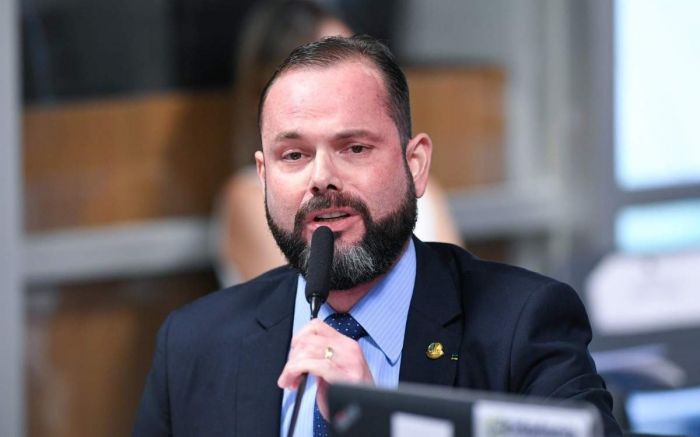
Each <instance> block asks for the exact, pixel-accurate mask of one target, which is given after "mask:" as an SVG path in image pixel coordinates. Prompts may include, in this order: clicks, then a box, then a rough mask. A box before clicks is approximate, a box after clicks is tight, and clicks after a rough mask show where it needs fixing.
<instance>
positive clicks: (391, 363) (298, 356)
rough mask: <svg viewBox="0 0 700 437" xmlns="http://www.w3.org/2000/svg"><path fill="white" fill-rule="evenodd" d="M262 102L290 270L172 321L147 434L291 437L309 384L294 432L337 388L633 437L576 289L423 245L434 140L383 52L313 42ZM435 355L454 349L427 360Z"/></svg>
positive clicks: (270, 193)
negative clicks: (321, 294)
mask: <svg viewBox="0 0 700 437" xmlns="http://www.w3.org/2000/svg"><path fill="white" fill-rule="evenodd" d="M260 102H261V103H260V107H259V121H260V134H261V139H262V150H261V151H258V152H256V154H255V159H256V162H257V171H258V175H259V177H260V181H261V184H262V187H263V189H264V194H265V204H266V211H267V221H268V224H269V227H270V229H271V231H272V233H273V235H274V237H275V239H276V241H277V243H278V245H279V246H280V249H281V250H282V251H283V253H284V254H285V256H286V257H287V259H288V260H289V265H288V266H285V267H281V268H278V269H275V270H272V271H270V272H268V273H266V274H263V275H262V276H260V277H258V278H256V279H253V280H252V281H250V282H248V283H245V284H241V285H237V286H235V287H231V288H228V289H225V290H222V291H219V292H217V293H213V294H210V295H208V296H205V297H204V298H202V299H200V300H198V301H196V302H194V303H192V304H190V305H188V306H186V307H184V308H182V309H179V310H177V311H175V312H174V313H172V314H171V315H170V316H169V317H168V319H167V320H166V322H165V323H164V324H163V327H162V328H161V330H160V332H159V335H158V343H157V348H156V352H155V358H154V363H153V368H152V370H151V373H150V374H149V377H148V381H147V385H146V388H145V392H144V396H143V399H142V402H141V406H140V409H139V413H138V417H137V423H136V427H135V432H134V433H135V434H136V435H149V436H152V435H172V434H174V435H206V436H214V435H237V436H246V437H247V436H256V435H260V436H271V435H286V434H287V431H288V428H289V426H290V418H291V415H292V408H293V404H294V395H295V393H296V390H297V389H298V385H299V383H300V381H301V379H302V375H303V374H305V373H308V374H309V376H310V377H309V380H308V382H307V386H306V395H305V397H304V398H303V402H302V404H301V406H300V413H299V419H298V422H297V427H296V428H295V429H296V433H295V435H297V436H312V435H313V436H319V435H325V434H327V432H328V430H327V427H328V424H327V423H326V420H327V417H328V408H327V400H326V390H327V387H328V384H329V383H333V382H337V381H343V382H356V383H363V384H375V385H378V386H385V387H395V386H396V385H397V384H398V383H399V381H407V382H416V383H426V384H436V385H446V386H458V387H465V388H472V389H479V390H491V391H497V392H505V393H517V394H522V395H533V396H540V397H549V398H566V399H579V400H584V401H588V402H591V403H592V404H593V405H595V406H596V407H597V408H598V409H599V410H600V412H601V415H602V417H603V420H604V423H605V428H606V434H607V435H616V434H619V433H620V431H619V428H618V426H617V424H616V423H615V420H614V419H613V417H612V414H611V403H612V401H611V398H610V395H609V394H608V392H607V391H606V389H605V385H604V382H603V380H602V379H601V377H600V376H599V375H598V374H597V373H596V370H595V366H594V364H593V361H592V360H591V357H590V355H589V353H588V349H587V345H588V343H589V341H590V339H591V331H590V326H589V322H588V318H587V316H586V312H585V309H584V307H583V305H582V304H581V301H580V300H579V298H578V297H577V295H576V293H575V292H574V291H573V290H572V289H571V288H570V287H568V286H567V285H565V284H562V283H560V282H557V281H555V280H553V279H550V278H546V277H544V276H541V275H538V274H535V273H532V272H528V271H526V270H523V269H519V268H517V267H512V266H506V265H503V264H497V263H492V262H487V261H483V260H480V259H478V258H476V257H474V256H472V255H471V254H469V253H468V252H466V251H464V250H463V249H460V248H458V247H456V246H451V245H448V244H438V243H428V244H426V243H423V242H421V241H419V240H418V239H416V238H415V237H413V236H412V231H413V227H414V225H415V221H416V199H417V197H420V196H422V195H423V193H424V192H425V188H426V184H427V181H428V174H429V168H430V159H431V153H432V142H431V140H430V137H429V136H428V135H427V134H424V133H419V134H416V135H412V133H411V121H410V106H409V97H408V86H407V84H406V79H405V77H404V74H403V72H402V71H401V70H400V68H399V67H398V65H397V64H396V62H395V60H394V58H393V56H392V55H391V53H390V52H389V50H388V49H387V48H386V47H385V46H384V45H383V44H381V43H380V42H378V41H376V40H374V39H372V38H371V37H367V36H355V37H352V38H340V37H332V38H326V39H324V40H321V41H319V42H314V43H310V44H307V45H304V46H302V47H299V48H297V49H296V50H295V51H293V52H292V53H291V54H290V55H289V57H288V58H287V59H286V60H285V61H284V62H283V63H282V64H281V65H280V67H279V68H278V69H277V71H276V72H275V73H274V75H273V77H272V78H271V80H270V81H269V83H268V85H267V87H266V88H265V90H264V91H263V95H262V97H261V100H260ZM261 219H262V218H261ZM320 226H327V227H329V228H330V229H331V230H332V231H333V234H334V236H335V243H334V244H335V245H334V252H335V254H334V260H333V264H332V268H331V287H330V288H331V291H330V294H329V297H328V300H327V302H326V303H325V304H324V305H323V306H322V307H321V309H320V313H319V318H318V319H316V320H313V321H311V322H309V315H310V310H309V307H308V305H307V303H306V299H305V295H304V287H305V273H306V269H307V261H308V252H309V249H308V247H309V242H310V239H311V235H312V234H313V232H314V230H315V229H316V228H318V227H320ZM351 332H352V333H351ZM436 342H439V343H440V345H441V346H442V354H440V353H435V354H426V348H427V347H428V345H430V344H431V343H436Z"/></svg>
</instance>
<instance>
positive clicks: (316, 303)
mask: <svg viewBox="0 0 700 437" xmlns="http://www.w3.org/2000/svg"><path fill="white" fill-rule="evenodd" d="M332 265H333V231H331V230H330V228H329V227H328V226H321V227H318V228H316V230H315V231H314V233H313V235H312V236H311V253H310V254H309V262H308V263H307V268H306V290H305V293H306V301H307V302H309V305H310V306H311V319H315V318H316V316H318V310H319V308H321V305H323V303H324V302H325V301H326V299H328V291H329V290H328V289H329V287H330V282H331V266H332Z"/></svg>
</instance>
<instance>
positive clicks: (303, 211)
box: [294, 191, 372, 235]
mask: <svg viewBox="0 0 700 437" xmlns="http://www.w3.org/2000/svg"><path fill="white" fill-rule="evenodd" d="M328 208H352V209H354V210H355V211H357V213H358V214H359V215H360V216H361V217H362V220H364V222H365V225H367V223H369V222H371V221H372V216H371V215H370V212H369V208H368V207H367V204H366V203H365V202H363V201H362V200H360V199H359V198H357V197H355V196H352V195H350V194H347V193H339V192H336V191H326V192H325V193H324V194H321V195H318V196H314V197H312V198H311V199H309V200H308V201H307V202H306V203H304V204H303V205H302V206H301V207H300V208H299V210H298V211H297V213H296V214H295V216H294V232H295V233H298V234H299V235H301V231H302V228H303V225H304V222H305V221H306V217H308V216H309V214H311V213H313V212H316V211H320V210H323V209H328Z"/></svg>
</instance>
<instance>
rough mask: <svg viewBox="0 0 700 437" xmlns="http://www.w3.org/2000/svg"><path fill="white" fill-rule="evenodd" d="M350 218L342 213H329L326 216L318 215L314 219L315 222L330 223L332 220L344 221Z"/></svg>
mask: <svg viewBox="0 0 700 437" xmlns="http://www.w3.org/2000/svg"><path fill="white" fill-rule="evenodd" d="M346 217H350V214H348V213H346V212H342V211H335V212H329V213H326V214H319V215H317V216H315V217H314V221H315V222H331V221H334V220H340V219H344V218H346Z"/></svg>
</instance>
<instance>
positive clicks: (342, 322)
mask: <svg viewBox="0 0 700 437" xmlns="http://www.w3.org/2000/svg"><path fill="white" fill-rule="evenodd" d="M325 322H326V323H327V324H328V325H330V326H332V327H333V328H335V330H336V331H338V332H340V333H341V334H343V335H346V336H348V337H350V338H352V339H353V340H359V339H360V338H362V337H364V336H365V335H367V331H365V328H363V327H362V326H361V325H360V324H359V323H357V320H355V319H354V318H353V317H352V316H351V315H350V314H347V313H344V314H339V313H335V314H331V315H330V316H328V317H327V318H326V320H325ZM314 437H328V422H326V420H325V419H324V418H323V416H321V412H320V411H319V409H318V404H316V403H314Z"/></svg>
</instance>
